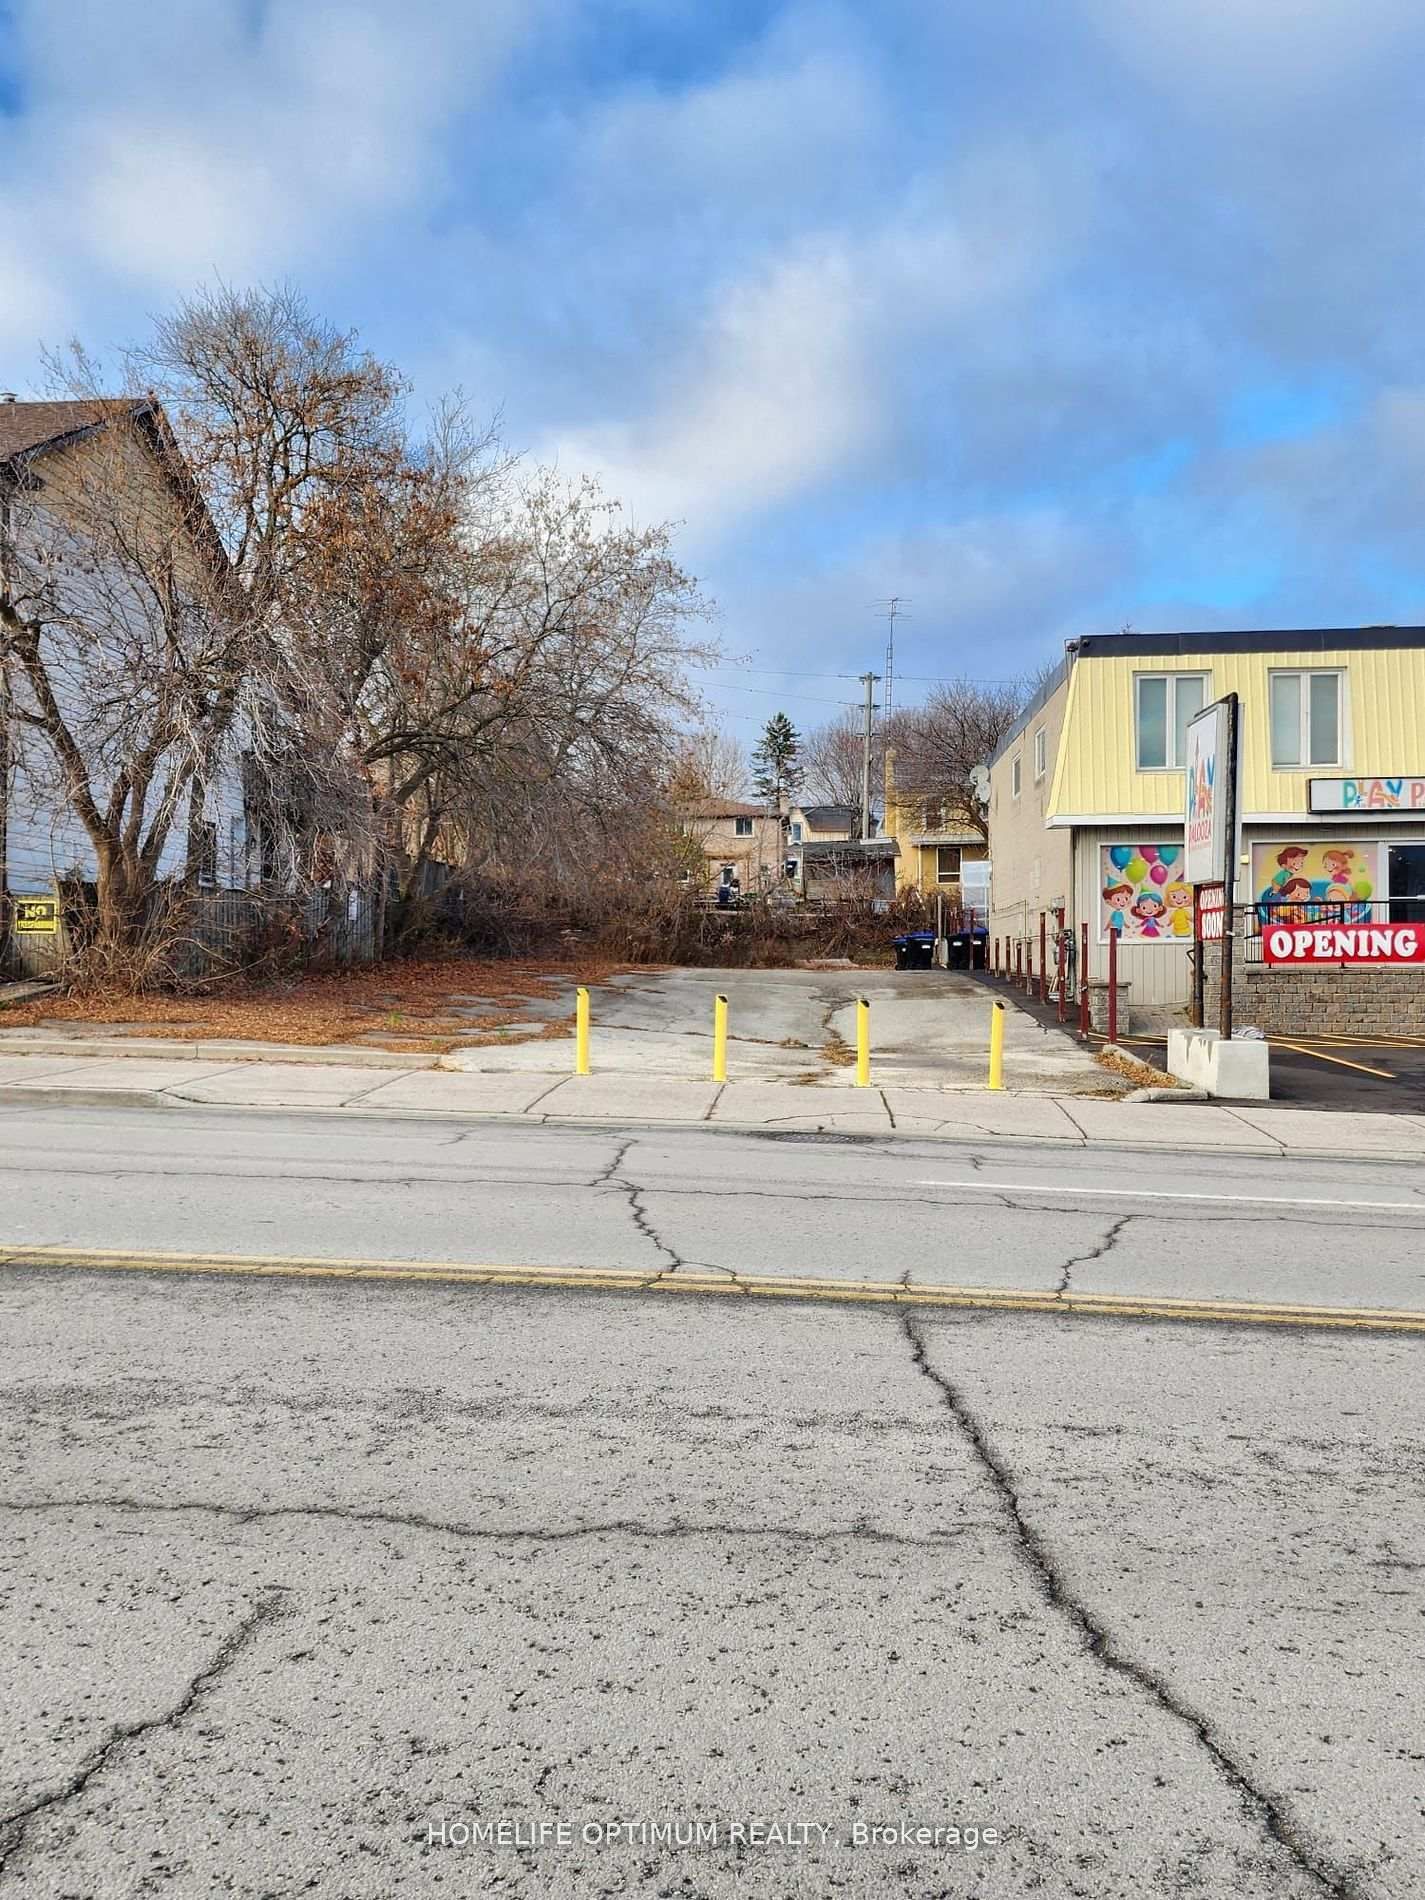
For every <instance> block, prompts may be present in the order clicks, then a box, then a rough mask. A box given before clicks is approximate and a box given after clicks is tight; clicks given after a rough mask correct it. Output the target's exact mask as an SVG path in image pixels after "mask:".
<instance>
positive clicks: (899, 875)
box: [884, 746, 989, 910]
mask: <svg viewBox="0 0 1425 1900" xmlns="http://www.w3.org/2000/svg"><path fill="white" fill-rule="evenodd" d="M885 803H886V815H885V822H884V828H885V835H886V836H887V837H888V838H890V839H892V840H893V841H894V843H895V847H896V884H897V888H898V889H900V890H902V891H919V892H920V894H921V896H922V897H933V896H937V895H938V896H941V897H943V898H944V899H945V902H946V904H947V906H949V908H950V909H952V910H958V909H962V908H963V909H965V910H970V909H975V910H978V909H979V908H980V907H981V906H982V905H983V902H984V884H983V878H984V868H983V867H984V866H985V864H986V860H987V859H988V857H989V847H988V845H987V844H986V842H985V835H984V833H983V831H981V830H980V828H979V827H978V826H977V825H976V823H975V821H974V819H973V818H972V817H970V816H969V814H967V813H966V812H964V811H961V810H960V809H959V808H958V807H957V806H956V804H955V802H954V801H953V800H952V799H946V798H936V797H927V796H925V795H924V794H921V793H916V792H912V791H910V790H908V789H904V788H902V787H901V786H899V785H898V784H897V781H896V752H895V747H894V746H888V747H887V748H886V762H885ZM975 867H980V869H979V870H976V868H975Z"/></svg>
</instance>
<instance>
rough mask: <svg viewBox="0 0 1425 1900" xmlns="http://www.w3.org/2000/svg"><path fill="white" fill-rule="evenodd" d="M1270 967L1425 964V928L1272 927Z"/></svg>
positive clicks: (1265, 937) (1266, 935) (1266, 937)
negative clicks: (1271, 965) (1340, 964)
mask: <svg viewBox="0 0 1425 1900" xmlns="http://www.w3.org/2000/svg"><path fill="white" fill-rule="evenodd" d="M1262 952H1263V955H1264V956H1265V957H1266V960H1267V962H1268V963H1271V964H1276V965H1293V964H1295V965H1297V966H1302V965H1309V964H1313V963H1315V964H1337V963H1425V924H1268V925H1267V927H1266V928H1265V930H1263V932H1262Z"/></svg>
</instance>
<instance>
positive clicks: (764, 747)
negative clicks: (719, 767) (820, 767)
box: [752, 712, 802, 805]
mask: <svg viewBox="0 0 1425 1900" xmlns="http://www.w3.org/2000/svg"><path fill="white" fill-rule="evenodd" d="M801 749H802V742H801V738H800V736H799V734H798V732H797V729H796V727H795V726H794V725H793V724H792V722H791V720H790V719H788V717H787V715H786V714H785V713H781V712H779V713H773V715H772V717H771V718H770V719H769V720H768V721H767V723H766V725H765V726H764V727H763V728H762V737H761V738H760V739H759V740H758V742H757V750H756V751H755V752H754V753H753V754H752V766H753V770H754V772H755V774H756V777H755V779H754V781H753V782H754V784H755V785H756V787H757V796H758V797H759V798H762V799H765V800H766V802H767V803H768V804H769V805H775V804H777V803H778V802H779V801H780V799H781V796H782V794H783V792H786V793H787V794H788V795H790V794H791V793H793V792H795V791H796V789H797V787H798V785H800V783H801V777H802V764H801Z"/></svg>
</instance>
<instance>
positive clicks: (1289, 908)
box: [1252, 843, 1382, 924]
mask: <svg viewBox="0 0 1425 1900" xmlns="http://www.w3.org/2000/svg"><path fill="white" fill-rule="evenodd" d="M1380 859H1381V848H1380V846H1379V845H1377V844H1361V843H1358V844H1258V845H1253V847H1252V888H1253V889H1254V890H1255V891H1256V893H1257V904H1256V918H1257V922H1258V923H1259V924H1265V923H1268V922H1271V923H1284V924H1315V923H1323V922H1326V923H1343V924H1359V923H1367V922H1369V920H1370V917H1371V900H1372V898H1373V896H1374V895H1375V892H1376V891H1377V889H1379V887H1380V884H1381V881H1382V873H1381V863H1380Z"/></svg>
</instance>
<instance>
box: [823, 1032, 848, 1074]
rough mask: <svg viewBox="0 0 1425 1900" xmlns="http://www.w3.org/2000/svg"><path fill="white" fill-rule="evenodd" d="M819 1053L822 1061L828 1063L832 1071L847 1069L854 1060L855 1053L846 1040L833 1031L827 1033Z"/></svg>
mask: <svg viewBox="0 0 1425 1900" xmlns="http://www.w3.org/2000/svg"><path fill="white" fill-rule="evenodd" d="M821 1053H822V1058H823V1060H824V1061H826V1062H829V1063H830V1064H831V1066H832V1068H833V1069H849V1068H850V1067H851V1066H852V1064H853V1063H854V1062H855V1060H856V1051H855V1050H854V1049H853V1048H852V1047H851V1044H850V1043H849V1042H848V1041H847V1040H846V1038H845V1037H844V1036H842V1035H839V1034H838V1033H837V1031H836V1030H834V1029H829V1030H828V1031H827V1033H826V1041H825V1042H824V1043H823V1044H822V1045H821Z"/></svg>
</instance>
